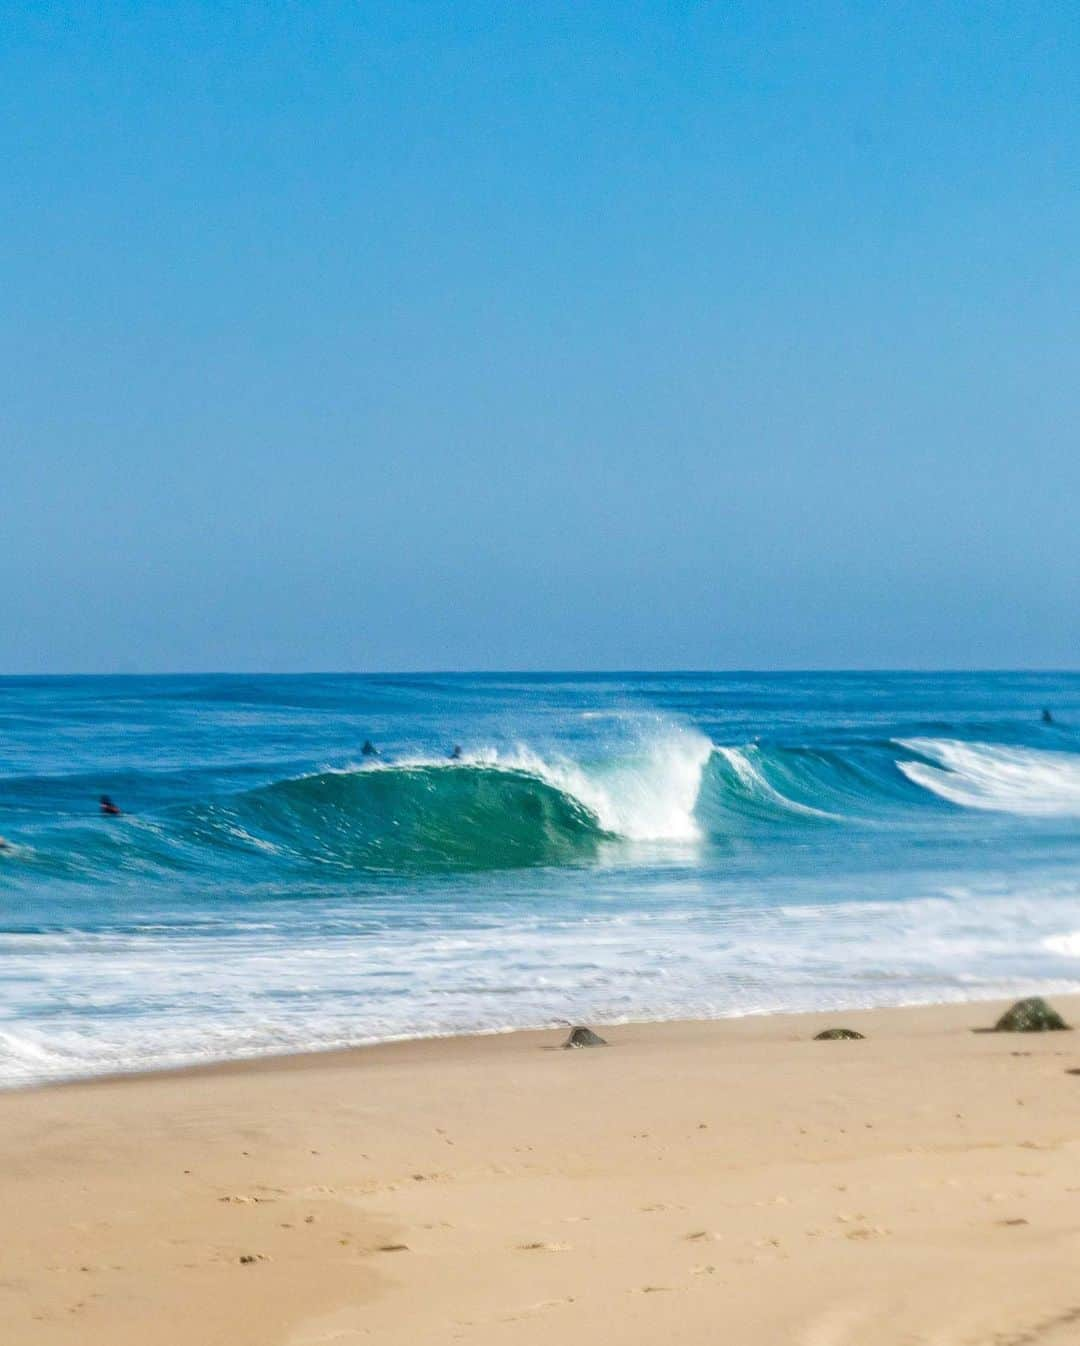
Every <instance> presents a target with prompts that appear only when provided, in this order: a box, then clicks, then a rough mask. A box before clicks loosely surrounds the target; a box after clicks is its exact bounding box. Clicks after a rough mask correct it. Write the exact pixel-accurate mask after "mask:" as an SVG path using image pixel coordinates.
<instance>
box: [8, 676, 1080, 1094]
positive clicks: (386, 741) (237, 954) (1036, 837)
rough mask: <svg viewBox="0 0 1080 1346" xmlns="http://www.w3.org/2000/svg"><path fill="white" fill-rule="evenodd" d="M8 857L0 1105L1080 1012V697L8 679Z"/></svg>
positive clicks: (976, 687) (633, 683) (310, 680)
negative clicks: (169, 1073) (1056, 1006)
mask: <svg viewBox="0 0 1080 1346" xmlns="http://www.w3.org/2000/svg"><path fill="white" fill-rule="evenodd" d="M1044 706H1048V707H1051V708H1052V710H1053V713H1054V722H1053V723H1051V724H1044V723H1043V722H1042V721H1041V717H1040V712H1041V710H1042V708H1043V707H1044ZM366 739H371V740H372V741H373V742H374V743H375V744H376V745H377V746H378V748H379V752H380V755H379V756H378V757H377V758H365V757H363V756H362V754H361V745H362V744H363V743H364V741H365V740H366ZM455 744H457V745H460V747H461V750H462V756H461V758H460V759H459V760H451V758H450V756H449V753H450V750H451V748H452V747H453V746H454V745H455ZM102 793H108V794H110V795H111V796H113V797H114V798H115V799H116V801H117V802H118V804H120V806H121V807H122V808H123V810H124V812H123V815H122V816H121V817H118V818H109V817H102V816H100V815H99V812H98V807H97V799H98V796H99V795H100V794H102ZM0 835H2V836H3V837H5V838H6V839H7V841H8V846H7V848H6V849H3V850H0V1082H2V1083H4V1084H18V1083H27V1082H32V1081H36V1080H44V1079H50V1078H62V1077H68V1076H76V1075H85V1074H94V1073H99V1072H103V1071H113V1070H126V1069H137V1068H146V1067H149V1066H152V1065H175V1064H180V1063H184V1062H191V1061H198V1060H204V1059H211V1058H223V1057H233V1056H241V1055H255V1054H260V1053H266V1052H280V1051H293V1050H302V1049H305V1048H319V1047H329V1046H335V1045H340V1044H344V1043H351V1042H363V1041H370V1040H375V1039H380V1038H389V1037H398V1036H409V1035H416V1034H431V1033H446V1032H461V1031H484V1030H492V1029H499V1028H506V1027H511V1026H521V1025H539V1024H550V1023H552V1022H554V1021H556V1020H559V1019H578V1018H584V1019H596V1020H607V1021H611V1020H613V1019H619V1018H662V1017H673V1016H683V1015H693V1016H705V1015H731V1014H746V1013H756V1012H762V1011H766V1010H774V1009H810V1008H816V1007H825V1006H836V1007H843V1006H855V1005H873V1004H899V1003H904V1002H915V1001H920V1000H922V1001H925V1000H940V999H960V998H977V997H981V996H989V995H994V994H1005V993H1010V992H1012V991H1014V990H1016V991H1019V990H1028V989H1031V988H1041V989H1066V988H1068V989H1080V865H1078V862H1080V675H1076V674H1053V675H1051V674H1037V675H1036V674H998V673H994V674H945V675H942V674H933V675H930V674H926V675H917V674H862V673H839V674H786V675H759V674H725V675H705V674H683V675H678V676H674V675H649V674H642V675H625V674H623V675H610V676H608V675H596V676H580V675H579V676H573V675H567V676H557V675H543V676H541V675H536V676H526V675H520V676H517V675H515V676H509V675H503V676H494V675H492V676H450V675H445V676H396V677H389V676H386V677H381V676H370V677H360V676H355V677H353V676H335V677H329V676H327V677H322V676H304V677H227V676H214V677H169V678H138V677H130V678H70V679H62V678H55V679H45V678H43V679H29V678H10V679H0Z"/></svg>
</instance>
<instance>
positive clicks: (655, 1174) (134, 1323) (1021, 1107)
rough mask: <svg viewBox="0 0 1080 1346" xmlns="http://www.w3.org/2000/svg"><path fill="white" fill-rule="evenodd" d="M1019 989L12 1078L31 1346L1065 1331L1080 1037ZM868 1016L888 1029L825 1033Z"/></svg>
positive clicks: (0, 1112) (16, 1258) (1077, 1210)
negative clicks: (911, 1002) (1027, 1016)
mask: <svg viewBox="0 0 1080 1346" xmlns="http://www.w3.org/2000/svg"><path fill="white" fill-rule="evenodd" d="M1055 1003H1056V1004H1058V1005H1059V1006H1060V1008H1061V1009H1062V1010H1063V1012H1065V1013H1066V1015H1067V1016H1070V1017H1072V1018H1077V1017H1080V1000H1077V999H1076V998H1074V999H1072V1000H1071V1001H1070V999H1069V998H1068V997H1062V998H1060V999H1059V1000H1057V1001H1056V1002H1055ZM1001 1008H1002V1006H1001V1005H1000V1004H992V1005H970V1004H969V1005H960V1006H948V1007H933V1008H916V1009H900V1010H877V1011H871V1012H859V1013H843V1014H828V1015H811V1016H769V1017H757V1018H749V1019H741V1020H727V1021H720V1022H711V1023H669V1024H649V1025H624V1026H619V1027H613V1028H611V1029H609V1030H603V1031H604V1032H605V1036H606V1037H607V1038H608V1039H609V1045H608V1046H607V1047H606V1048H602V1049H595V1050H583V1051H560V1050H555V1048H556V1047H557V1044H558V1043H559V1042H560V1041H561V1038H562V1036H563V1035H562V1034H560V1033H558V1032H538V1033H514V1034H507V1035H502V1036H491V1037H475V1038H459V1039H443V1040H435V1041H425V1042H407V1043H398V1044H390V1045H385V1046H377V1047H369V1048H361V1049H357V1050H354V1051H350V1052H342V1053H335V1054H332V1055H321V1056H306V1057H293V1058H285V1059H279V1060H273V1061H262V1062H257V1063H246V1064H233V1065H226V1066H220V1067H213V1068H206V1069H201V1070H198V1071H191V1072H182V1073H173V1074H160V1075H146V1076H141V1077H131V1078H121V1079H114V1080H108V1081H99V1082H93V1083H81V1084H72V1085H63V1086H51V1087H47V1088H42V1089H38V1090H31V1091H26V1092H16V1093H8V1094H5V1095H3V1096H0V1137H2V1144H3V1153H4V1156H5V1163H4V1166H3V1179H2V1182H3V1209H4V1212H5V1216H4V1225H5V1227H4V1232H3V1242H2V1246H3V1266H2V1269H0V1339H2V1340H3V1341H4V1342H11V1343H19V1346H46V1344H48V1346H53V1344H56V1346H60V1344H61V1343H62V1344H63V1346H70V1344H71V1343H75V1342H78V1343H80V1344H81V1346H97V1344H98V1343H100V1344H101V1346H106V1344H107V1346H127V1344H128V1343H130V1344H131V1346H134V1344H135V1343H140V1346H141V1344H142V1343H145V1342H147V1341H153V1342H154V1343H155V1344H156V1346H173V1344H174V1343H175V1346H217V1344H218V1343H220V1344H221V1346H225V1343H229V1346H277V1344H278V1343H280V1344H281V1346H321V1344H322V1343H334V1346H349V1343H353V1342H356V1343H360V1342H364V1343H382V1342H385V1343H398V1342H400V1343H406V1342H408V1343H416V1342H425V1343H443V1342H461V1341H464V1342H477V1343H504V1342H505V1343H541V1342H550V1341H552V1340H556V1339H557V1340H559V1341H560V1342H564V1343H569V1344H570V1346H573V1344H574V1343H586V1342H588V1343H596V1342H604V1341H617V1342H620V1343H638V1342H640V1343H646V1342H648V1343H654V1342H656V1341H663V1340H668V1341H673V1342H686V1343H713V1342H717V1341H730V1342H737V1343H739V1344H740V1346H755V1344H756V1343H761V1344H762V1346H765V1344H766V1343H768V1344H769V1346H775V1344H776V1343H779V1342H796V1343H804V1344H805V1346H833V1344H836V1346H839V1344H840V1343H846V1342H852V1343H855V1342H859V1343H867V1342H873V1343H875V1344H876V1346H888V1344H890V1343H895V1346H900V1344H901V1343H904V1344H905V1346H907V1344H909V1343H915V1342H919V1343H921V1342H926V1343H939V1344H942V1346H944V1344H946V1343H956V1344H957V1346H961V1344H963V1346H979V1344H981V1343H986V1346H990V1344H991V1343H993V1344H994V1346H1006V1344H1007V1343H1011V1344H1014V1346H1020V1344H1021V1343H1024V1344H1025V1346H1026V1344H1027V1343H1039V1346H1063V1344H1064V1343H1066V1342H1069V1343H1072V1342H1075V1341H1077V1340H1080V1290H1078V1288H1077V1283H1076V1266H1077V1258H1078V1256H1080V1205H1078V1201H1080V1076H1078V1075H1076V1074H1074V1073H1071V1072H1072V1071H1073V1069H1074V1067H1077V1066H1080V1046H1078V1045H1077V1042H1076V1041H1074V1039H1073V1037H1072V1036H1071V1035H1069V1034H1065V1033H1049V1034H1037V1035H1036V1034H1024V1035H1016V1034H994V1033H979V1032H974V1031H972V1030H973V1029H978V1028H980V1027H985V1026H987V1025H989V1024H991V1023H993V1021H994V1019H995V1018H996V1016H997V1013H998V1012H999V1011H1000V1009H1001ZM837 1023H842V1024H844V1025H850V1026H851V1027H853V1028H856V1029H858V1030H859V1031H861V1032H863V1033H865V1034H866V1040H864V1041H838V1042H816V1041H813V1040H812V1039H813V1036H814V1034H815V1033H816V1032H818V1031H819V1030H820V1029H821V1028H822V1027H825V1026H829V1025H833V1024H837Z"/></svg>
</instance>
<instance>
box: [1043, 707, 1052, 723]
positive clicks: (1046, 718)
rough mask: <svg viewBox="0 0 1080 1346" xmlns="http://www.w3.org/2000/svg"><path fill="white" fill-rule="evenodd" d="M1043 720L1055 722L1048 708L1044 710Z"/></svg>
mask: <svg viewBox="0 0 1080 1346" xmlns="http://www.w3.org/2000/svg"><path fill="white" fill-rule="evenodd" d="M1042 722H1043V724H1053V723H1054V717H1053V716H1052V715H1051V714H1050V712H1049V711H1048V710H1044V711H1043V713H1042Z"/></svg>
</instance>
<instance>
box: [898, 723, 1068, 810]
mask: <svg viewBox="0 0 1080 1346" xmlns="http://www.w3.org/2000/svg"><path fill="white" fill-rule="evenodd" d="M897 746H898V747H901V748H905V749H907V750H908V751H909V752H913V753H916V754H917V755H918V756H919V757H921V758H923V759H925V760H923V761H900V762H897V766H898V767H899V768H900V770H901V771H902V772H903V773H904V775H905V776H906V777H907V778H908V780H910V781H913V782H914V783H915V784H916V785H919V786H921V787H922V788H923V789H925V790H930V791H931V792H932V793H933V794H935V795H938V796H939V797H940V798H942V799H947V800H948V801H949V802H950V803H952V804H959V805H960V806H961V807H963V808H969V809H990V810H994V811H996V812H1001V813H1016V814H1031V815H1043V816H1056V817H1080V756H1077V755H1076V754H1074V753H1066V752H1046V751H1042V750H1037V749H1034V748H1014V747H1005V746H999V745H997V744H992V743H965V742H963V741H962V740H960V739H935V738H912V739H899V740H897Z"/></svg>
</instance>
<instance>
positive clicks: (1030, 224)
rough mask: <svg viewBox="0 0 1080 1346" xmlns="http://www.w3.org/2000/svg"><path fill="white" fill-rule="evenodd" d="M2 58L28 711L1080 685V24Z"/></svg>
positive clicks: (5, 432)
mask: <svg viewBox="0 0 1080 1346" xmlns="http://www.w3.org/2000/svg"><path fill="white" fill-rule="evenodd" d="M0 17H2V40H0V154H2V165H3V171H2V173H0V200H2V205H3V209H2V210H0V283H2V294H3V303H2V304H0V339H2V342H3V349H2V352H0V355H2V365H0V368H2V373H0V436H2V440H0V442H2V443H3V446H4V453H3V474H2V478H0V671H6V672H66V671H115V670H119V671H147V672H149V671H162V670H181V669H235V670H248V669H267V670H286V669H289V670H303V669H355V670H368V669H429V668H465V669H470V668H477V669H478V668H507V669H509V668H714V667H715V668H725V667H740V668H746V667H759V668H785V667H786V668H791V667H874V666H878V667H912V666H914V667H979V666H985V667H991V666H1016V667H1021V666H1022V667H1034V666H1058V667H1065V666H1069V667H1076V666H1077V664H1078V655H1077V650H1078V639H1080V602H1078V600H1077V595H1078V593H1080V545H1078V537H1077V526H1076V520H1077V500H1078V498H1080V494H1078V488H1080V443H1078V433H1077V431H1078V424H1080V418H1078V411H1080V340H1078V335H1080V334H1078V314H1080V302H1078V301H1080V288H1078V281H1080V248H1078V246H1077V240H1078V239H1080V181H1078V178H1080V167H1078V166H1080V79H1078V76H1080V10H1078V9H1077V8H1076V7H1075V6H1071V5H1064V4H1061V5H1057V4H1053V3H1042V4H1037V5H1036V4H1032V5H1027V4H1016V3H1010V4H998V3H992V2H991V3H977V4H976V3H972V4H965V5H958V4H929V3H925V4H890V3H880V4H876V3H875V4H864V3H859V4H844V3H828V4H824V3H823V4H807V3H798V4H775V3H767V2H766V0H758V3H753V4H749V3H748V4H742V3H727V4H689V3H684V4H674V3H666V4H661V3H652V4H642V3H637V4H635V3H618V4H616V3H603V2H595V3H585V4H582V3H580V2H579V3H573V4H562V3H550V4H549V3H538V4H535V5H523V4H516V3H513V4H511V3H507V4H499V3H487V4H477V3H469V2H468V0H458V3H454V4H442V3H437V2H436V0H432V2H431V3H423V4H411V3H407V0H395V3H392V4H382V3H374V2H373V3H364V4H345V3H318V2H317V0H316V2H309V3H304V4H299V3H293V4H242V5H241V4H233V3H229V2H228V0H226V2H225V3H221V2H220V0H219V2H218V3H212V4H211V3H208V4H193V3H187V2H186V0H173V2H172V3H169V4H164V3H161V4H151V3H143V4H119V3H116V4H108V3H105V4H101V5H95V6H86V5H74V4H72V5H64V4H34V5H30V4H26V5H10V4H0Z"/></svg>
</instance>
